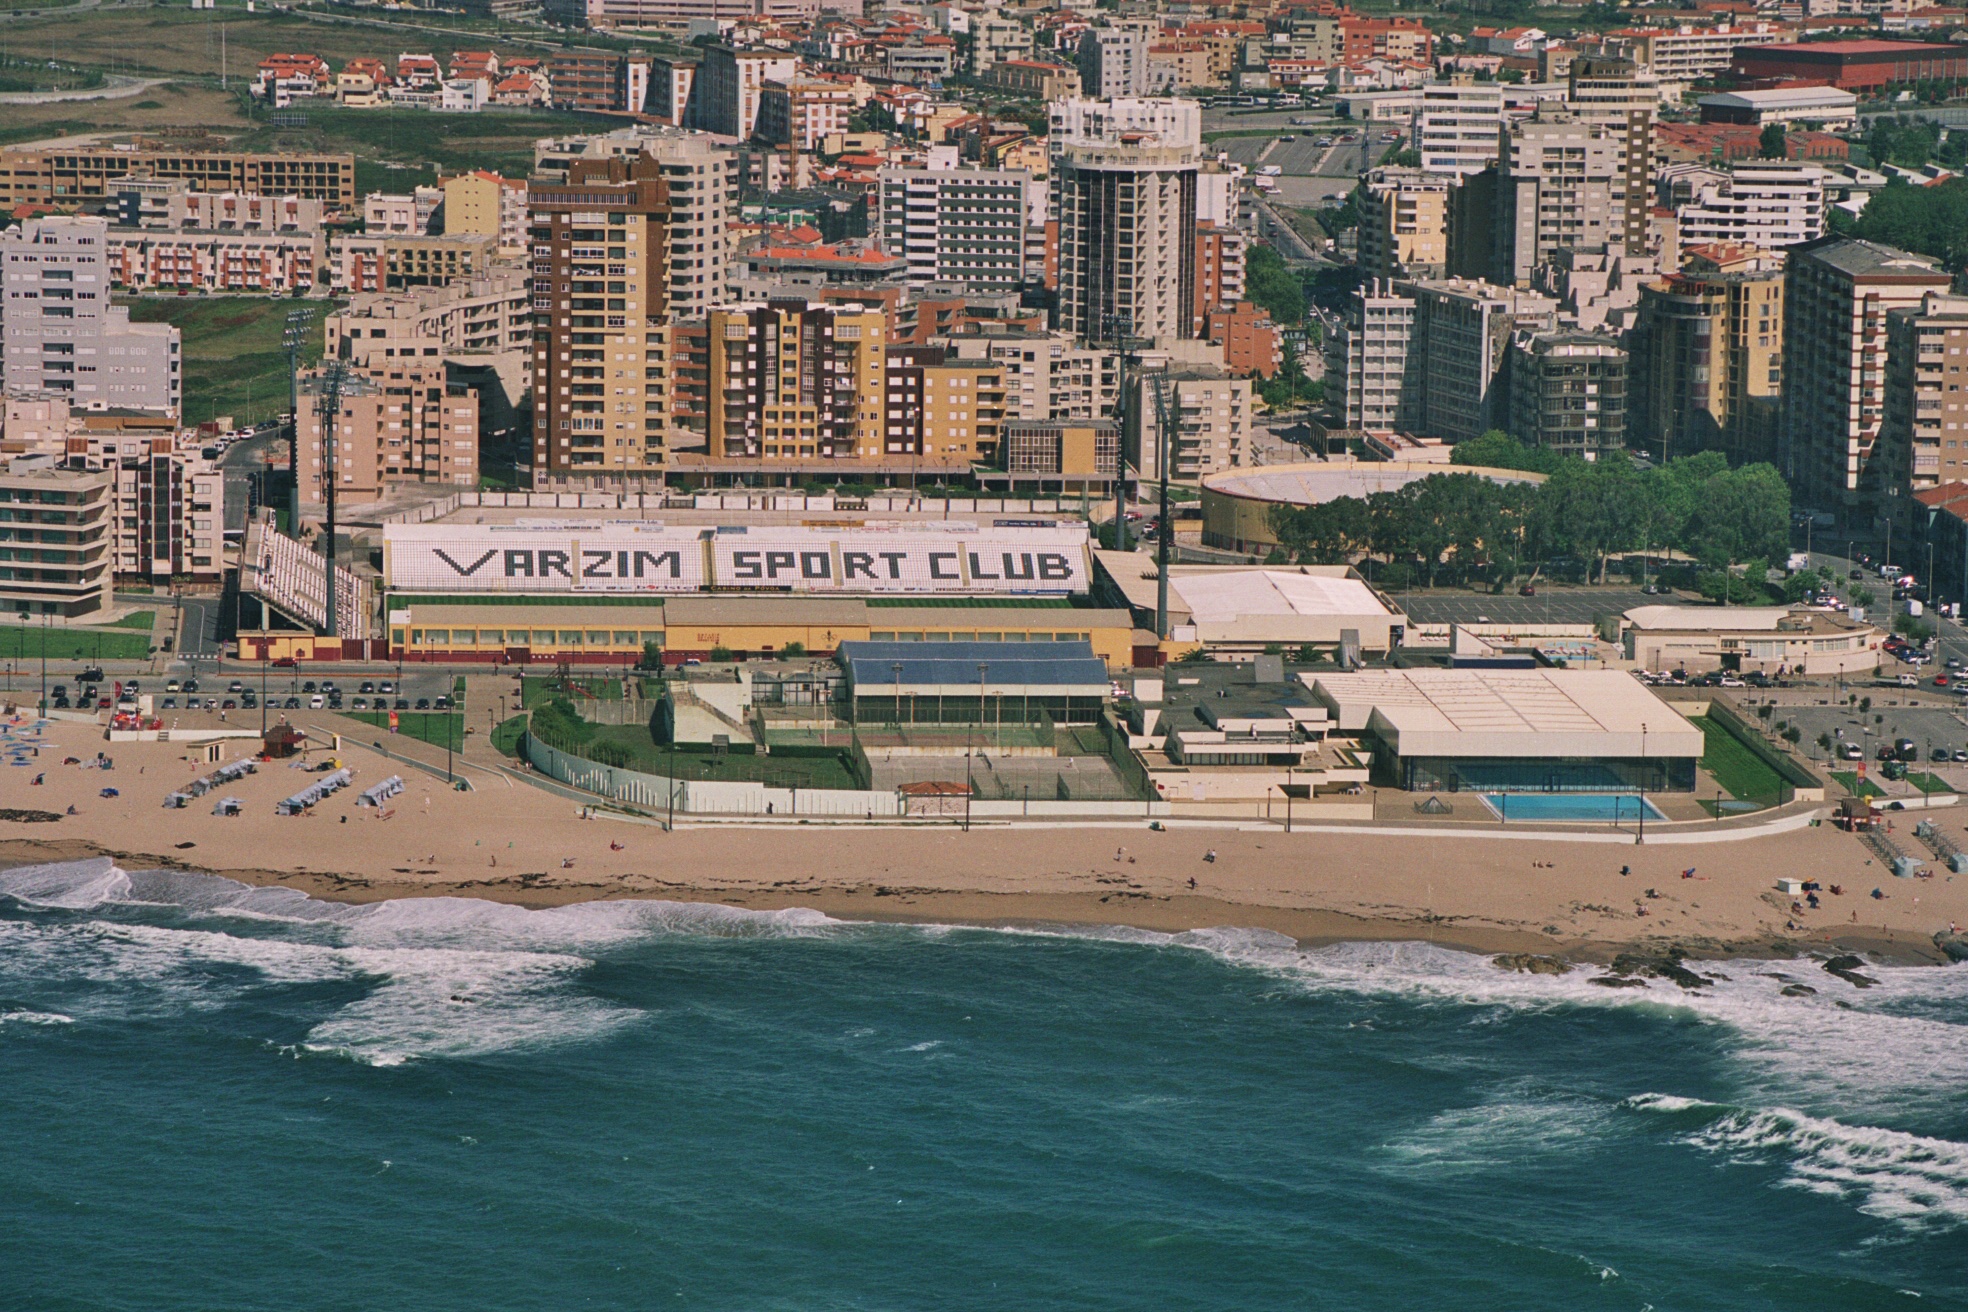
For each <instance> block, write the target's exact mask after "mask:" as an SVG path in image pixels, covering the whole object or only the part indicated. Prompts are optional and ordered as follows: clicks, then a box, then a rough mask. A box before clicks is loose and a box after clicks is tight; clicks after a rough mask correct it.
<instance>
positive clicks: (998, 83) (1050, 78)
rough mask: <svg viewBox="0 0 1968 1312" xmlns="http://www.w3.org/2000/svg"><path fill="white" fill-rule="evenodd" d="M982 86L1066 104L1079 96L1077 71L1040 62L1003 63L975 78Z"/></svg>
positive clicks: (1024, 60) (1078, 71)
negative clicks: (1061, 101) (1063, 101)
mask: <svg viewBox="0 0 1968 1312" xmlns="http://www.w3.org/2000/svg"><path fill="white" fill-rule="evenodd" d="M978 80H979V81H980V82H982V83H983V84H984V85H985V86H988V87H991V88H993V89H994V90H998V91H1009V92H1012V93H1013V94H1014V95H1020V96H1029V97H1030V98H1032V99H1033V100H1044V101H1047V102H1050V101H1054V100H1066V99H1069V98H1072V97H1076V96H1078V95H1079V94H1080V70H1079V69H1077V68H1072V67H1069V66H1065V65H1060V64H1048V63H1045V62H1044V61H1042V60H1033V59H1004V60H1000V61H998V62H997V63H995V64H993V65H992V66H991V70H990V72H988V73H982V74H979V75H978Z"/></svg>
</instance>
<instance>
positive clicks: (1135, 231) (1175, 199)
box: [1051, 101, 1199, 341]
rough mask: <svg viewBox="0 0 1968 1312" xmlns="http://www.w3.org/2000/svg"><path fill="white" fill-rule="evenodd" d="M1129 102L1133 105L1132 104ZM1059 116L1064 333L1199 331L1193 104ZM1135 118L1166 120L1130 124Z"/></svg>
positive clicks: (1056, 171)
mask: <svg viewBox="0 0 1968 1312" xmlns="http://www.w3.org/2000/svg"><path fill="white" fill-rule="evenodd" d="M1124 106H1125V107H1124ZM1053 120H1054V123H1055V124H1056V125H1062V126H1064V127H1065V128H1066V130H1065V131H1058V132H1056V134H1055V136H1054V138H1053V151H1054V156H1053V160H1052V204H1051V210H1052V215H1053V217H1054V218H1055V219H1056V220H1057V222H1058V224H1059V327H1060V328H1061V329H1062V330H1064V331H1066V332H1069V333H1073V334H1076V335H1078V336H1081V337H1085V338H1087V339H1088V340H1102V341H1104V340H1108V339H1110V338H1112V337H1114V336H1115V335H1117V334H1120V333H1125V334H1128V335H1131V336H1134V337H1148V338H1152V337H1188V336H1192V335H1193V334H1194V318H1195V314H1194V305H1193V300H1194V278H1193V272H1194V266H1195V259H1196V256H1195V250H1196V243H1195V232H1196V187H1197V159H1196V152H1197V143H1198V140H1199V132H1198V126H1199V120H1198V118H1197V110H1196V107H1195V105H1194V102H1134V103H1133V105H1126V102H1122V103H1121V104H1116V105H1108V106H1099V107H1094V106H1091V105H1090V103H1089V102H1086V101H1063V102H1059V103H1057V104H1055V105H1054V106H1053ZM1129 120H1134V121H1147V122H1151V123H1152V122H1157V121H1159V122H1160V123H1162V124H1164V125H1165V126H1164V127H1162V128H1161V129H1160V130H1156V129H1155V128H1151V127H1130V126H1127V123H1128V121H1129Z"/></svg>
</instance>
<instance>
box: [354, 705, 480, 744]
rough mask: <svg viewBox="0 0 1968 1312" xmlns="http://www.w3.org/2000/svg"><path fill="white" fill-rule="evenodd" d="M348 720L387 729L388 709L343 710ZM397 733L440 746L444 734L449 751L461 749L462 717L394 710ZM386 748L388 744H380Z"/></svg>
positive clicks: (433, 712) (463, 734) (452, 713)
mask: <svg viewBox="0 0 1968 1312" xmlns="http://www.w3.org/2000/svg"><path fill="white" fill-rule="evenodd" d="M341 713H342V714H343V715H346V716H347V717H348V718H349V719H351V720H360V721H362V722H363V723H364V724H373V725H375V726H376V727H377V728H379V729H388V728H389V712H388V711H343V712H341ZM396 721H397V733H398V734H399V735H401V736H402V737H405V738H415V739H417V740H418V741H420V742H426V743H430V744H432V745H433V746H437V747H442V746H444V737H445V733H446V731H447V730H448V731H449V733H450V735H451V750H453V751H463V750H464V746H465V731H464V721H465V717H464V716H463V715H461V714H459V713H457V712H454V711H398V712H397V713H396ZM383 745H384V746H385V747H387V746H388V745H389V744H388V743H387V742H385V743H384V744H383Z"/></svg>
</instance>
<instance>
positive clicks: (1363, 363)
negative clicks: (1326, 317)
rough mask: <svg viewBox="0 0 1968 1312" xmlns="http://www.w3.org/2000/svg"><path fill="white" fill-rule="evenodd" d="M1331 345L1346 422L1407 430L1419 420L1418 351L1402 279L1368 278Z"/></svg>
mask: <svg viewBox="0 0 1968 1312" xmlns="http://www.w3.org/2000/svg"><path fill="white" fill-rule="evenodd" d="M1335 346H1336V348H1337V349H1336V350H1335V351H1334V352H1333V354H1334V356H1335V357H1337V362H1338V363H1339V365H1340V377H1339V391H1340V397H1341V401H1340V411H1341V414H1342V415H1343V416H1344V417H1345V422H1346V427H1348V428H1355V429H1372V430H1394V429H1399V430H1408V429H1412V428H1415V427H1416V426H1417V425H1418V424H1419V423H1420V422H1421V363H1422V359H1423V356H1422V353H1421V352H1420V351H1418V350H1417V349H1416V347H1415V298H1414V296H1413V294H1412V292H1411V291H1410V290H1409V289H1408V288H1407V285H1406V284H1401V285H1399V286H1397V285H1396V284H1393V283H1388V282H1381V281H1377V280H1373V279H1369V280H1368V281H1367V283H1366V284H1365V285H1364V286H1362V287H1361V288H1360V289H1359V290H1358V291H1356V292H1355V293H1354V294H1353V303H1352V305H1351V306H1350V307H1349V312H1348V314H1347V317H1346V320H1345V322H1344V324H1343V325H1342V327H1341V332H1340V339H1339V341H1338V342H1336V343H1335Z"/></svg>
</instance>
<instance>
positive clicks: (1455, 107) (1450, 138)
mask: <svg viewBox="0 0 1968 1312" xmlns="http://www.w3.org/2000/svg"><path fill="white" fill-rule="evenodd" d="M1563 95H1564V90H1563V89H1562V88H1554V87H1549V86H1524V85H1521V84H1519V85H1512V84H1510V83H1507V82H1472V81H1467V80H1456V81H1450V82H1435V83H1430V84H1428V85H1427V86H1424V87H1423V88H1422V89H1421V100H1420V104H1419V106H1418V107H1417V108H1416V110H1415V127H1414V146H1415V150H1416V151H1417V152H1418V153H1419V154H1420V155H1421V167H1422V168H1423V169H1425V170H1427V171H1428V172H1430V173H1449V174H1457V175H1461V174H1469V173H1480V172H1481V171H1482V170H1484V169H1486V168H1489V167H1490V166H1491V165H1493V164H1495V163H1496V162H1497V155H1498V152H1499V150H1500V145H1499V143H1500V142H1501V140H1502V137H1503V130H1504V128H1505V127H1506V126H1507V125H1508V124H1510V123H1512V122H1515V121H1516V120H1518V119H1520V118H1525V117H1528V116H1529V115H1530V113H1531V112H1532V111H1533V110H1534V109H1535V108H1536V107H1537V106H1538V104H1539V103H1541V102H1542V101H1547V100H1555V99H1561V98H1562V97H1563Z"/></svg>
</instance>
